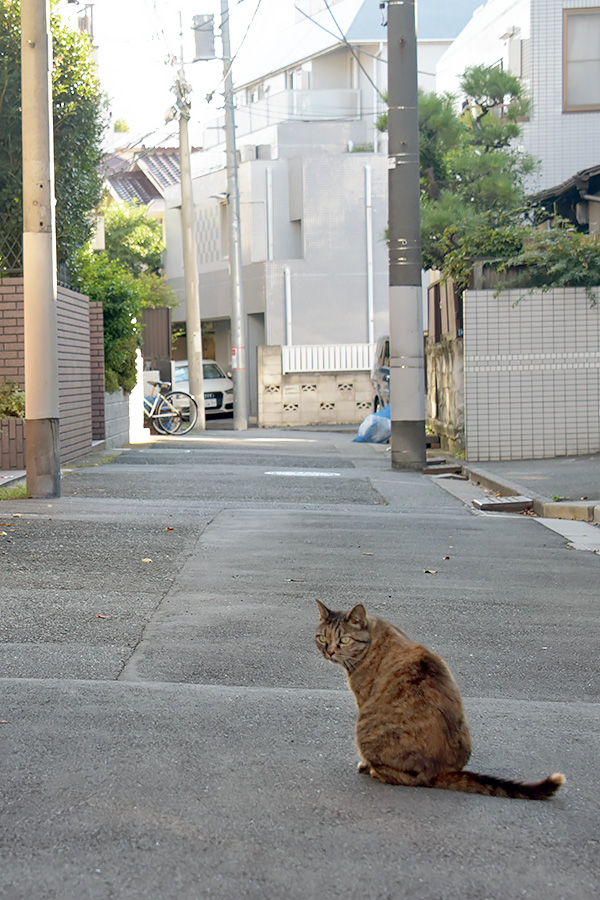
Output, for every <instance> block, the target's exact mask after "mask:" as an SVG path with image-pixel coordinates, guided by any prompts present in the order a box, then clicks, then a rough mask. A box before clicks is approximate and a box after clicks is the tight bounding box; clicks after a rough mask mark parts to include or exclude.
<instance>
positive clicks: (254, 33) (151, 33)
mask: <svg viewBox="0 0 600 900" xmlns="http://www.w3.org/2000/svg"><path fill="white" fill-rule="evenodd" d="M329 2H330V6H331V7H332V9H333V10H335V5H336V3H337V2H338V0H329ZM371 2H373V3H374V4H376V5H377V6H379V0H371ZM483 2H484V0H451V2H450V3H449V2H448V0H420V2H419V3H418V13H417V14H418V18H419V29H418V30H419V36H422V37H453V36H455V35H456V34H457V33H458V31H459V30H460V28H461V27H462V26H463V25H464V24H466V22H467V21H468V20H469V18H470V16H471V13H472V11H473V10H474V9H475V8H476V7H477V6H480V5H481V4H482V3H483ZM295 3H298V4H302V3H303V4H304V5H305V9H308V10H309V11H310V10H311V7H314V6H315V5H316V4H317V3H318V0H229V8H230V14H231V47H232V52H233V54H235V53H236V51H237V50H238V47H239V45H240V42H241V41H242V39H243V40H244V51H243V52H245V53H248V52H251V53H253V54H255V53H256V54H260V52H261V48H264V46H265V42H266V41H271V40H277V33H278V30H280V29H281V28H283V27H285V26H286V25H287V24H289V23H290V21H292V19H293V17H294V15H295V11H294V4H295ZM84 6H85V4H83V3H82V4H79V5H77V4H68V3H67V0H61V3H60V7H61V11H62V14H63V15H64V16H65V17H68V18H69V19H70V20H71V21H73V20H76V18H77V15H78V14H81V12H82V10H83V8H84ZM210 13H212V14H214V15H215V24H216V28H215V31H216V32H217V33H219V29H218V25H219V23H220V18H221V0H95V3H94V4H93V23H94V39H95V44H96V45H97V47H98V65H99V73H100V79H101V82H102V85H103V87H104V90H105V91H106V93H107V94H108V96H109V99H110V103H111V113H112V120H113V122H114V121H115V120H117V119H124V120H125V121H126V122H127V125H128V126H129V129H130V138H131V139H133V138H135V139H138V138H139V137H141V136H143V137H144V143H146V145H147V146H150V145H151V144H153V143H154V144H158V143H161V142H163V143H165V145H166V144H169V143H172V144H174V143H175V134H176V129H177V125H176V123H174V122H172V123H171V124H170V125H168V126H167V125H165V121H164V118H165V112H166V111H167V109H168V108H169V107H170V106H172V105H173V102H174V95H173V93H172V86H173V84H174V82H175V76H176V72H177V69H178V68H179V61H180V56H181V48H182V46H183V58H184V65H185V74H186V78H187V80H188V81H189V82H190V84H191V85H192V89H193V90H192V95H191V101H192V118H191V121H190V138H191V143H192V144H193V145H194V144H195V145H200V144H201V143H202V131H203V125H204V123H205V122H206V121H208V120H210V119H213V118H216V117H218V116H219V115H221V113H222V105H223V97H222V91H223V84H222V73H223V67H222V62H221V61H220V60H214V61H211V62H206V61H199V62H193V56H194V43H193V33H192V20H193V16H194V15H197V14H210ZM180 21H181V24H180ZM449 31H450V32H454V33H453V34H449V33H447V32H449ZM215 48H216V51H217V54H218V55H220V54H221V44H220V40H219V39H218V38H217V40H216V42H215ZM173 62H175V64H176V65H173ZM234 77H235V68H234ZM211 94H212V100H211V102H210V103H209V102H208V101H207V99H206V98H207V95H211ZM111 127H112V126H111ZM169 135H172V138H171V139H169ZM119 143H120V144H121V145H122V144H123V135H121V136H120V137H119Z"/></svg>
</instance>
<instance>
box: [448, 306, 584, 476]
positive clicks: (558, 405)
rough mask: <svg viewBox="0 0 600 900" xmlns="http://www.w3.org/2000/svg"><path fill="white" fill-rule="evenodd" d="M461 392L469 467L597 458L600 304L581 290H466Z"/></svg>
mask: <svg viewBox="0 0 600 900" xmlns="http://www.w3.org/2000/svg"><path fill="white" fill-rule="evenodd" d="M598 294H599V295H600V289H599V290H598ZM464 391H465V436H466V456H467V459H468V460H470V461H485V460H495V459H528V458H534V457H554V456H565V455H580V454H587V453H598V452H599V451H600V417H599V412H600V306H599V305H598V304H597V303H596V304H593V303H591V302H590V300H589V298H588V297H587V296H586V293H585V290H583V289H582V288H562V289H558V288H555V289H553V290H551V291H548V292H547V293H541V292H539V291H537V292H535V293H532V294H530V295H525V296H524V295H523V291H518V290H512V291H505V292H503V293H501V294H499V295H498V296H495V295H494V292H493V291H466V292H465V295H464Z"/></svg>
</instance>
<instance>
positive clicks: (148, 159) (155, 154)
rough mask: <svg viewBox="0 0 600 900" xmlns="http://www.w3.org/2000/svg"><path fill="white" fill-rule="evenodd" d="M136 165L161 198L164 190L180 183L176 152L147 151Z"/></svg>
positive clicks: (177, 154) (177, 152)
mask: <svg viewBox="0 0 600 900" xmlns="http://www.w3.org/2000/svg"><path fill="white" fill-rule="evenodd" d="M137 164H138V166H139V168H140V169H141V170H142V171H143V172H144V173H145V174H146V175H147V176H148V178H149V179H150V181H152V183H153V184H154V185H155V187H156V188H157V189H158V190H159V191H160V194H161V196H162V195H163V193H164V189H165V188H167V187H170V186H171V185H172V184H179V182H180V181H181V173H180V169H179V151H178V150H172V149H169V150H163V151H160V150H151V151H148V152H146V153H144V154H143V155H141V156H140V157H139V158H138V160H137Z"/></svg>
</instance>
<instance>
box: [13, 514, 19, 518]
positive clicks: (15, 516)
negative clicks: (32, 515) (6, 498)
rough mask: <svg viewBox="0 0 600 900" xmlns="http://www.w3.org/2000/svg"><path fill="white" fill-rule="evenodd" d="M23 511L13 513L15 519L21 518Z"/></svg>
mask: <svg viewBox="0 0 600 900" xmlns="http://www.w3.org/2000/svg"><path fill="white" fill-rule="evenodd" d="M20 518H21V513H13V519H20Z"/></svg>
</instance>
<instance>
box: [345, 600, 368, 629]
mask: <svg viewBox="0 0 600 900" xmlns="http://www.w3.org/2000/svg"><path fill="white" fill-rule="evenodd" d="M346 620H347V621H348V622H349V623H350V624H351V625H358V626H359V627H360V628H366V627H367V613H366V610H365V608H364V606H363V605H362V603H357V604H356V606H355V607H354V609H351V610H350V612H349V613H348V615H347V616H346Z"/></svg>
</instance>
